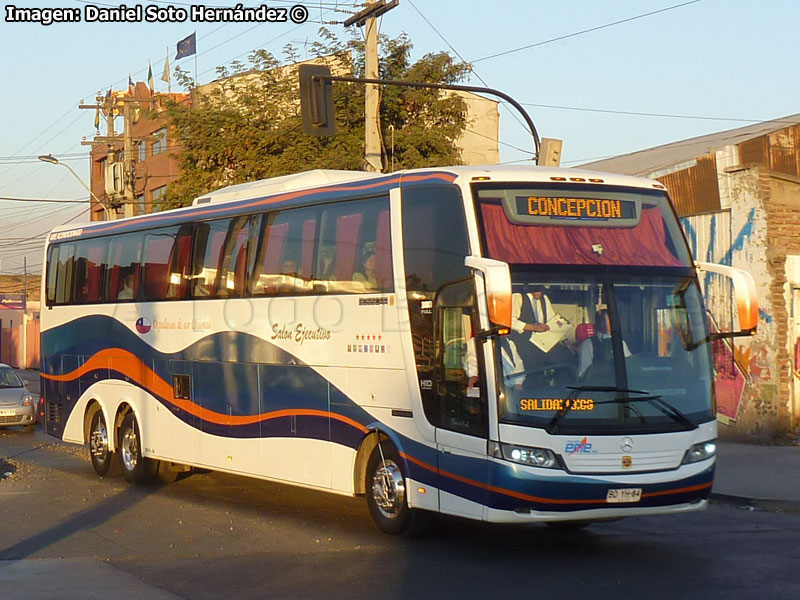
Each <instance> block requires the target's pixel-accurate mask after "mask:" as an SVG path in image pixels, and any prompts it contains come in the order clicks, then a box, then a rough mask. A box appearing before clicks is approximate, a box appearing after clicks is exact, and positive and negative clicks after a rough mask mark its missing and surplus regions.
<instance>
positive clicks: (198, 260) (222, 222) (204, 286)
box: [190, 219, 230, 298]
mask: <svg viewBox="0 0 800 600" xmlns="http://www.w3.org/2000/svg"><path fill="white" fill-rule="evenodd" d="M229 222H230V219H218V220H215V221H204V222H202V223H198V224H197V225H196V226H195V231H194V243H193V247H192V276H191V278H192V282H191V285H190V294H191V296H192V297H193V298H216V297H217V283H218V281H219V278H218V276H217V275H218V271H219V268H220V266H221V262H222V251H223V247H224V244H225V236H226V235H227V233H228V224H229Z"/></svg>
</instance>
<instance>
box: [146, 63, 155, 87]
mask: <svg viewBox="0 0 800 600" xmlns="http://www.w3.org/2000/svg"><path fill="white" fill-rule="evenodd" d="M147 86H148V87H149V88H150V95H151V96H152V95H153V94H155V93H156V84H155V83H153V67H151V66H150V59H149V58H148V59H147Z"/></svg>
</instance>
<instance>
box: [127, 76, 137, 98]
mask: <svg viewBox="0 0 800 600" xmlns="http://www.w3.org/2000/svg"><path fill="white" fill-rule="evenodd" d="M135 89H136V86H135V85H133V79H131V74H130V73H128V95H129V96H133V92H134V90H135Z"/></svg>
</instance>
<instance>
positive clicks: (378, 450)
mask: <svg viewBox="0 0 800 600" xmlns="http://www.w3.org/2000/svg"><path fill="white" fill-rule="evenodd" d="M402 464H403V463H402V460H401V459H400V455H399V454H398V452H397V450H396V449H395V447H394V446H393V445H392V444H390V443H386V442H382V443H380V444H379V445H378V446H375V449H374V450H373V451H372V454H371V455H370V457H369V461H367V476H366V492H367V493H366V496H367V506H368V507H369V512H370V515H371V516H372V520H373V521H374V522H375V525H376V526H377V527H378V529H380V530H381V531H383V532H384V533H390V534H393V535H404V536H407V537H413V536H418V535H422V534H423V533H425V532H426V531H427V529H428V526H429V524H430V513H428V512H427V511H423V510H419V509H414V508H409V506H408V501H407V494H406V479H405V473H403V468H402Z"/></svg>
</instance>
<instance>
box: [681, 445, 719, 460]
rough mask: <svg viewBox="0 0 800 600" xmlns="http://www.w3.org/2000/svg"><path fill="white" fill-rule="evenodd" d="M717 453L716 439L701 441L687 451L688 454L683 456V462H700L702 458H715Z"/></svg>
mask: <svg viewBox="0 0 800 600" xmlns="http://www.w3.org/2000/svg"><path fill="white" fill-rule="evenodd" d="M716 455H717V442H716V440H711V441H708V442H700V443H699V444H695V445H694V446H692V447H691V448H689V449H688V450H687V451H686V455H685V456H684V457H683V464H684V465H690V464H692V463H696V462H700V461H701V460H707V459H709V458H713V457H714V456H716Z"/></svg>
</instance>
